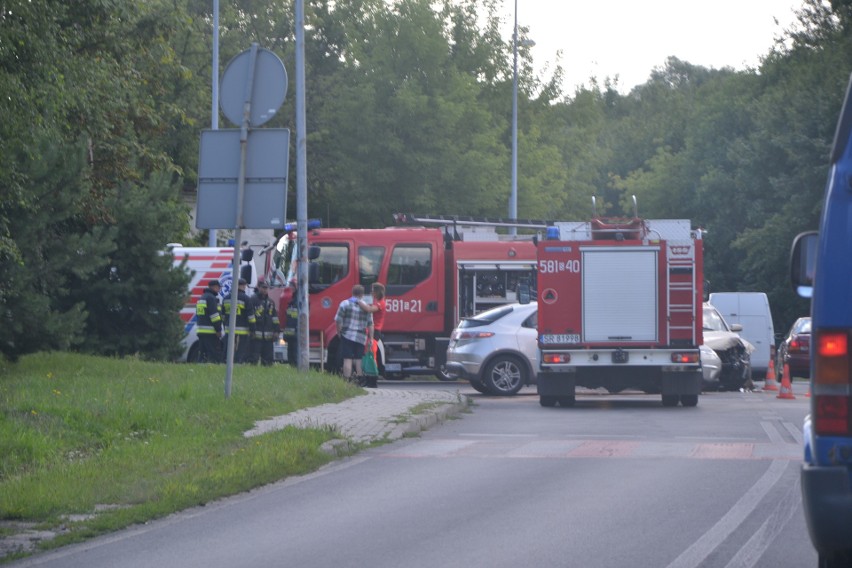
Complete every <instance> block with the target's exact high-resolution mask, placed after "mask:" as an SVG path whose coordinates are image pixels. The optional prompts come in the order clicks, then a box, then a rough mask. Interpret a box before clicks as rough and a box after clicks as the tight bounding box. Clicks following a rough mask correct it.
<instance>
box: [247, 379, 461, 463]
mask: <svg viewBox="0 0 852 568" xmlns="http://www.w3.org/2000/svg"><path fill="white" fill-rule="evenodd" d="M365 391H366V394H365V395H363V396H356V397H354V398H350V399H348V400H344V401H343V402H340V403H337V404H323V405H321V406H315V407H313V408H305V409H302V410H298V411H296V412H291V413H290V414H285V415H284V416H277V417H275V418H270V419H268V420H261V421H258V422H256V423H255V426H254V428H252V429H251V430H249V431H248V432H245V434H244V436H246V437H247V438H250V437H252V436H257V435H260V434H264V433H266V432H271V431H273V430H280V429H282V428H284V427H286V426H296V427H299V428H322V427H330V428H334V429H335V430H336V431H337V432H339V433H340V435H341V436H342V437H343V438H342V439H336V440H332V441H330V442H326V444H324V445H323V450H324V451H326V452H328V453H331V454H345V453H348V452H350V450H351V449H352V448H351V446H352V445H359V444H369V443H371V442H377V441H382V440H398V439H400V438H402V437H403V436H405V435H406V434H416V433H418V432H420V431H422V430H425V429H427V428H429V427H430V426H433V425H434V424H437V423H439V422H443V421H444V420H446V419H447V418H450V417H453V416H457V415H458V414H460V413H461V412H462V411H464V410H465V409H466V408H467V407H468V404H469V401H468V398H467V397H466V396H464V395H462V394H459V393H457V392H450V391H420V390H399V389H396V388H393V389H382V388H381V386H380V387H379V388H377V389H365Z"/></svg>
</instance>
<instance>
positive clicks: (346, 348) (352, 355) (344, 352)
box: [340, 337, 364, 359]
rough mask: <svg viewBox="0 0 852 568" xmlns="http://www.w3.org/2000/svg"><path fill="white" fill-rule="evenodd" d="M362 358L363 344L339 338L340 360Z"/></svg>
mask: <svg viewBox="0 0 852 568" xmlns="http://www.w3.org/2000/svg"><path fill="white" fill-rule="evenodd" d="M363 356H364V344H363V343H358V342H357V341H352V340H351V339H346V338H345V337H341V338H340V358H341V359H360V358H361V357H363Z"/></svg>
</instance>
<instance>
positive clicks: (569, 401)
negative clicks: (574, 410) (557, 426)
mask: <svg viewBox="0 0 852 568" xmlns="http://www.w3.org/2000/svg"><path fill="white" fill-rule="evenodd" d="M576 402H577V397H575V396H560V397H559V406H561V407H562V408H571V407H572V406H574V404H575V403H576Z"/></svg>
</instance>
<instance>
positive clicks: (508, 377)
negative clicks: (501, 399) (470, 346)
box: [482, 355, 527, 396]
mask: <svg viewBox="0 0 852 568" xmlns="http://www.w3.org/2000/svg"><path fill="white" fill-rule="evenodd" d="M526 374H527V372H526V368H525V367H524V366H523V364H522V363H521V362H520V361H519V360H518V358H517V357H513V356H511V355H498V356H496V357H494V359H492V360H491V362H489V363H488V366H487V367H486V368H485V373H483V375H482V382H483V383H484V384H485V386H486V388H488V390H489V392H491V394H495V395H497V396H512V395H515V394H517V393H518V391H519V390H521V387H523V386H524V385H525V384H526V383H527V377H526Z"/></svg>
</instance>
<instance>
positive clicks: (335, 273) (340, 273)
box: [311, 243, 349, 290]
mask: <svg viewBox="0 0 852 568" xmlns="http://www.w3.org/2000/svg"><path fill="white" fill-rule="evenodd" d="M318 246H319V249H320V254H319V257H318V258H317V259H316V260H312V261H311V265H312V266H316V268H312V269H311V272H312V274H311V290H317V289H319V290H324V289H325V288H328V287H329V286H330V285H332V284H334V283H335V282H337V281H339V280H342V279H343V278H345V277H346V275H347V274H349V247H348V246H346V245H342V244H341V245H335V244H325V243H322V244H319V245H318Z"/></svg>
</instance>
